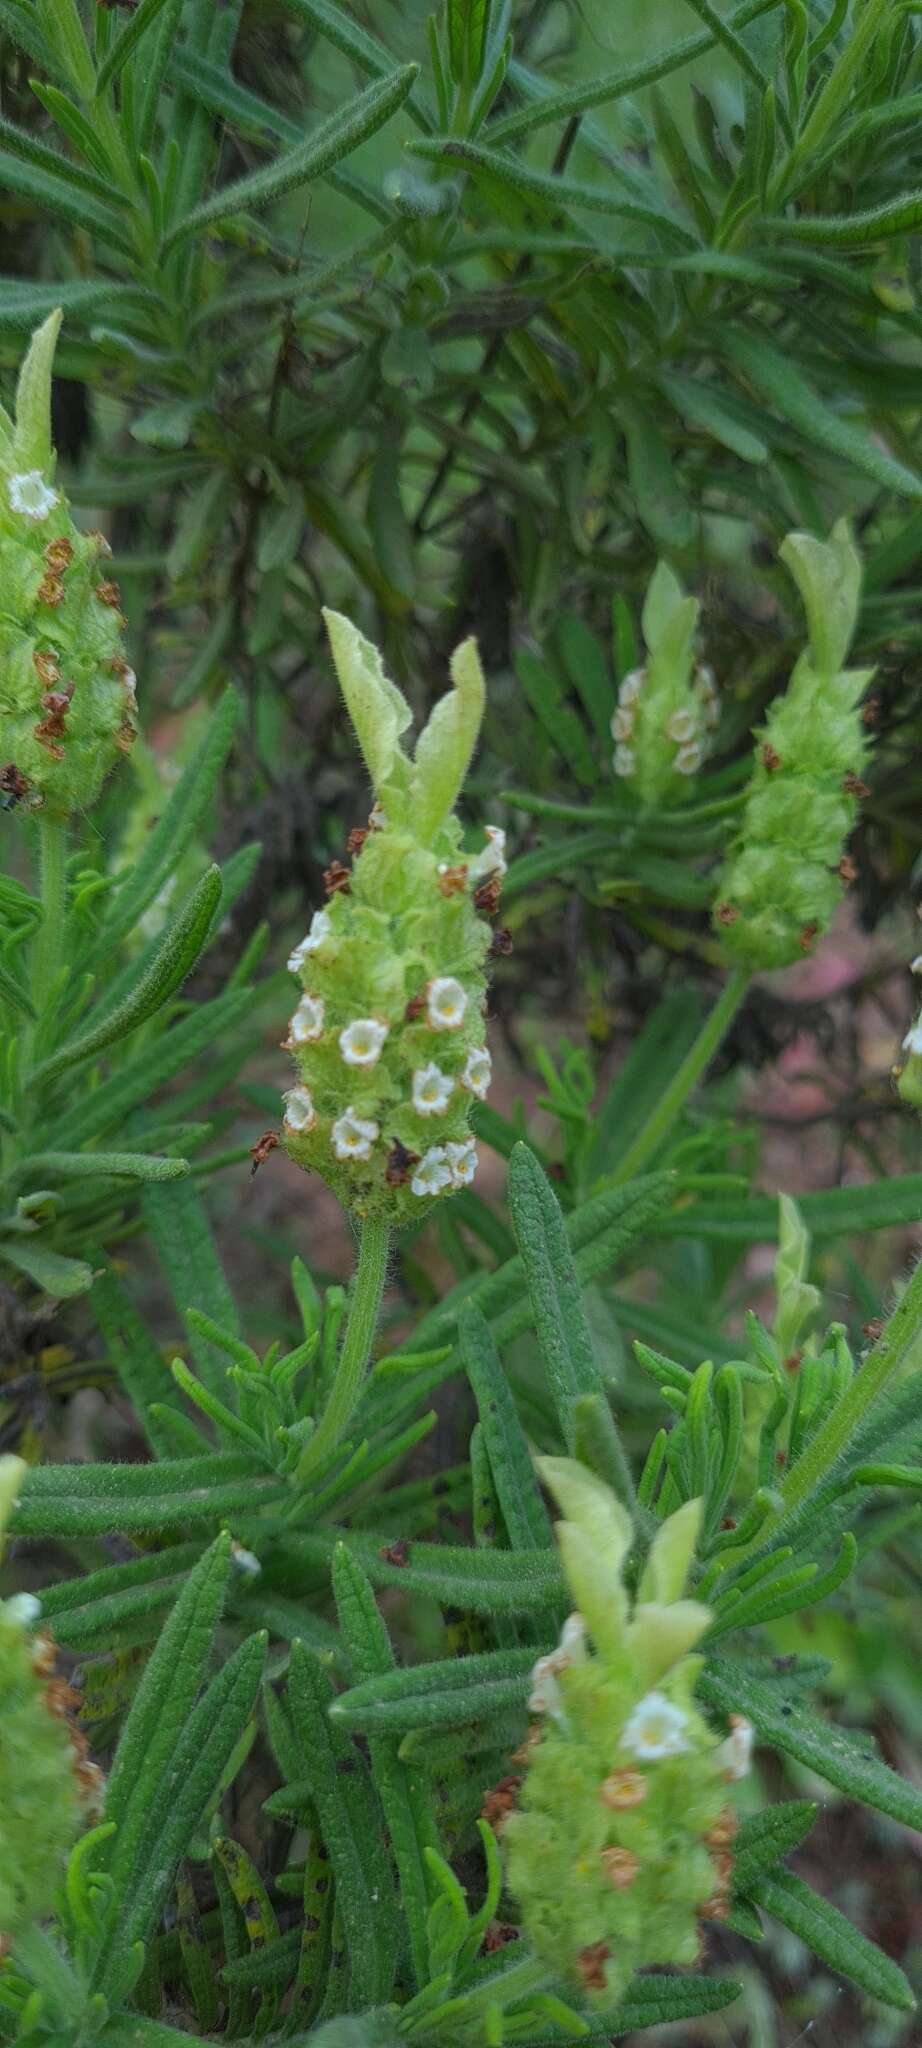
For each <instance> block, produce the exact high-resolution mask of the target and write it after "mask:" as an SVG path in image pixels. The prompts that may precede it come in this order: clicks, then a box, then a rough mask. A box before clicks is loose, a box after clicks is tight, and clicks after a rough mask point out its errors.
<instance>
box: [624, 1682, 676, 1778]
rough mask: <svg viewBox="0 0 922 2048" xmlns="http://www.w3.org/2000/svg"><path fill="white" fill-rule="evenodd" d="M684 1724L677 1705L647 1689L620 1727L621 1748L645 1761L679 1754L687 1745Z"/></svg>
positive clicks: (662, 1694)
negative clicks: (623, 1725)
mask: <svg viewBox="0 0 922 2048" xmlns="http://www.w3.org/2000/svg"><path fill="white" fill-rule="evenodd" d="M687 1727H688V1715H687V1714H683V1712H682V1709H681V1707H675V1706H673V1703H672V1701H671V1700H667V1698H666V1695H665V1693H662V1692H648V1693H647V1696H646V1698H645V1699H642V1700H641V1702H640V1705H639V1706H637V1707H635V1708H634V1712H633V1714H632V1715H631V1717H630V1720H629V1721H628V1722H627V1724H626V1726H625V1727H624V1729H623V1730H622V1735H621V1747H622V1749H627V1750H630V1753H631V1755H632V1756H639V1757H643V1758H644V1759H645V1760H646V1761H647V1762H648V1763H655V1762H656V1761H657V1760H658V1758H660V1757H664V1756H681V1755H682V1754H683V1752H684V1751H685V1750H687V1749H688V1747H689V1744H688V1741H687V1738H686V1735H685V1730H686V1728H687Z"/></svg>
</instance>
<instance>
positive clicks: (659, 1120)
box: [609, 967, 749, 1187]
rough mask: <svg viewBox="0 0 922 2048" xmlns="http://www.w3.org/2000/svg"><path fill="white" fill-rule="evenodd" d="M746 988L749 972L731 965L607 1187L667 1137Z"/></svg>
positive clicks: (637, 1167) (628, 1175)
mask: <svg viewBox="0 0 922 2048" xmlns="http://www.w3.org/2000/svg"><path fill="white" fill-rule="evenodd" d="M748 987H749V975H748V974H747V972H746V969H745V968H744V967H735V968H734V970H733V973H732V974H731V975H730V977H729V979H728V980H727V981H726V982H725V983H724V986H723V989H722V991H721V993H720V995H719V997H718V999H717V1001H716V1003H715V1004H714V1008H713V1010H712V1011H711V1013H710V1016H708V1017H706V1018H705V1021H704V1023H703V1024H702V1027H701V1030H700V1031H699V1033H698V1036H697V1038H696V1039H695V1043H694V1045H693V1046H692V1047H691V1048H690V1050H689V1051H688V1052H687V1053H686V1055H685V1058H684V1060H683V1061H682V1064H681V1066H680V1067H679V1068H678V1070H677V1072H676V1073H674V1074H673V1077H672V1080H671V1081H670V1083H669V1086H668V1087H667V1088H666V1089H665V1090H664V1092H663V1094H662V1095H661V1096H660V1099H659V1101H658V1103H657V1105H656V1108H655V1110H654V1111H653V1114H652V1116H649V1117H648V1118H647V1121H646V1123H645V1124H644V1125H643V1126H642V1128H641V1129H640V1130H639V1131H638V1133H637V1136H636V1138H635V1139H634V1142H633V1144H631V1145H629V1146H628V1148H627V1151H626V1152H625V1154H624V1156H623V1158H622V1159H621V1160H620V1161H619V1164H618V1167H617V1170H616V1171H615V1173H614V1174H613V1175H612V1176H611V1179H610V1181H609V1186H611V1187H619V1186H620V1185H621V1183H622V1182H623V1181H626V1180H631V1179H633V1176H634V1175H635V1174H636V1173H640V1172H642V1170H643V1168H644V1167H645V1166H646V1164H647V1161H648V1160H649V1159H651V1158H652V1157H653V1154H654V1153H655V1152H657V1151H658V1150H659V1147H660V1145H661V1144H662V1142H663V1139H664V1138H666V1137H668V1135H669V1132H670V1131H671V1129H672V1126H673V1124H674V1123H675V1122H676V1119H677V1118H678V1117H679V1116H680V1115H681V1112H682V1110H683V1109H684V1107H685V1104H686V1102H687V1101H688V1098H689V1096H690V1094H691V1092H692V1089H693V1088H694V1087H695V1085H696V1083H697V1082H698V1081H700V1079H701V1076H702V1074H703V1073H704V1070H705V1068H706V1067H708V1066H710V1063H711V1061H712V1059H713V1057H714V1054H715V1052H716V1051H717V1048H718V1046H719V1045H720V1043H721V1041H722V1039H724V1038H725V1037H726V1035H727V1032H728V1031H729V1029H730V1026H731V1024H732V1022H733V1019H734V1017H735V1016H736V1013H737V1010H738V1009H739V1008H740V1005H741V1003H742V1001H743V998H744V996H745V994H746V990H747V989H748Z"/></svg>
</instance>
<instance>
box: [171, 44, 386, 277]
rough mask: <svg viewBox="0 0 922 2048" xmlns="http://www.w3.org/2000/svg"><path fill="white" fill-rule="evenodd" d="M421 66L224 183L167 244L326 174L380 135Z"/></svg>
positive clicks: (369, 92) (380, 85)
mask: <svg viewBox="0 0 922 2048" xmlns="http://www.w3.org/2000/svg"><path fill="white" fill-rule="evenodd" d="M417 71H418V66H417V65H415V64H406V65H404V66H403V68H402V69H401V70H399V71H395V72H393V73H392V75H391V76H390V77H389V78H385V79H382V80H380V81H378V82H376V83H375V84H374V85H370V86H368V87H367V88H366V90H365V91H364V92H363V93H360V94H359V96H358V98H357V99H355V100H353V101H352V103H351V105H350V106H348V107H347V108H346V110H345V112H344V113H339V114H333V115H331V116H330V119H329V120H328V121H325V122H324V123H323V126H322V127H321V128H319V129H318V130H317V132H316V133H315V134H314V135H311V136H309V137H308V139H307V140H306V141H305V142H302V143H300V144H299V145H298V147H297V148H296V149H292V150H290V151H288V153H287V154H286V155H285V156H282V157H279V158H277V159H276V161H275V162H274V163H272V164H267V165H265V167H264V168H263V169H262V170H258V171H252V172H250V173H249V175H248V176H247V177H245V178H238V179H237V180H236V181H235V182H234V183H232V184H230V185H222V186H221V188H220V190H219V191H218V192H217V193H216V194H215V195H214V197H213V198H211V199H206V200H204V201H203V202H202V204H201V205H200V206H196V207H194V208H193V211H192V212H191V213H189V214H187V215H186V218H185V220H182V221H179V222H177V224H176V226H175V227H173V228H172V229H171V230H170V232H169V233H168V235H167V236H166V238H165V242H164V248H165V249H169V248H172V247H173V246H174V245H175V244H176V242H178V241H179V240H181V239H185V237H186V236H188V235H197V234H201V233H202V232H203V231H204V230H205V229H206V228H213V227H214V226H216V224H217V223H218V222H220V221H225V220H229V219H232V218H233V217H234V216H235V215H237V214H239V213H241V212H244V211H249V210H250V209H252V208H253V207H258V206H267V205H268V204H269V203H270V201H272V200H273V199H278V198H280V197H281V195H282V193H283V192H289V191H291V190H292V188H293V187H294V186H297V185H304V184H307V183H308V181H309V180H310V179H312V178H320V177H323V176H324V175H325V174H326V172H327V171H329V170H331V169H332V168H333V166H334V164H338V163H340V162H341V161H342V159H343V157H345V156H349V155H351V153H352V151H353V150H355V149H358V148H360V147H361V144H362V143H363V142H366V141H367V140H368V137H369V136H370V135H374V134H376V133H377V131H378V129H379V128H381V127H383V126H384V123H385V122H386V121H389V120H390V117H391V115H392V114H394V113H396V111H397V109H398V107H400V106H402V104H403V102H404V100H405V99H406V97H407V94H408V92H409V91H410V89H411V87H412V85H413V81H414V79H415V78H416V76H417Z"/></svg>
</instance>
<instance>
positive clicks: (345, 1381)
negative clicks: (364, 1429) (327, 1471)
mask: <svg viewBox="0 0 922 2048" xmlns="http://www.w3.org/2000/svg"><path fill="white" fill-rule="evenodd" d="M389 1250H390V1226H389V1225H388V1224H387V1223H381V1222H379V1221H378V1220H377V1219H375V1220H371V1221H369V1222H367V1223H363V1225H362V1235H361V1238H360V1240H359V1259H358V1265H357V1267H356V1272H355V1283H354V1286H353V1289H352V1298H351V1301H350V1303H349V1319H348V1322H347V1324H346V1334H345V1337H344V1339H343V1347H342V1350H341V1352H340V1354H339V1360H338V1363H337V1366H336V1376H335V1378H334V1381H333V1385H332V1387H331V1389H330V1395H329V1399H328V1401H327V1405H326V1407H325V1409H324V1411H323V1414H322V1416H321V1418H320V1421H319V1422H318V1424H317V1427H316V1429H315V1431H314V1434H313V1436H312V1437H311V1439H310V1441H309V1443H308V1444H307V1446H306V1448H305V1451H304V1455H303V1457H302V1459H301V1462H300V1464H299V1466H298V1468H297V1474H296V1477H297V1479H298V1481H299V1482H301V1483H303V1481H304V1480H305V1479H307V1478H308V1477H309V1476H310V1474H311V1473H312V1472H315V1471H316V1470H317V1467H318V1465H320V1463H321V1462H322V1460H323V1459H324V1458H325V1457H327V1456H328V1454H329V1452H330V1451H333V1450H335V1449H336V1446H337V1444H338V1443H339V1442H340V1440H341V1438H342V1436H343V1433H344V1431H345V1429H346V1428H347V1425H348V1423H349V1419H350V1416H351V1415H352V1411H353V1409H354V1407H355V1404H356V1402H357V1400H358V1397H359V1394H360V1393H361V1390H362V1385H363V1382H364V1378H365V1368H366V1366H367V1364H368V1360H369V1357H370V1356H371V1347H372V1344H373V1342H374V1335H375V1330H376V1328H377V1323H378V1312H379V1310H380V1307H381V1296H382V1294H383V1293H384V1281H385V1277H386V1275H387V1258H388V1252H389Z"/></svg>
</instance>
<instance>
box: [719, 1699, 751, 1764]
mask: <svg viewBox="0 0 922 2048" xmlns="http://www.w3.org/2000/svg"><path fill="white" fill-rule="evenodd" d="M753 1734H754V1730H753V1726H752V1722H751V1721H747V1719H746V1716H745V1714H731V1715H730V1734H729V1735H728V1736H727V1739H726V1742H722V1743H721V1745H720V1748H719V1749H718V1750H715V1752H714V1762H715V1763H716V1764H718V1765H719V1766H720V1768H721V1770H723V1771H724V1772H725V1773H726V1775H727V1777H728V1778H745V1777H746V1775H747V1773H748V1770H749V1766H750V1763H751V1762H752V1744H753Z"/></svg>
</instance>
